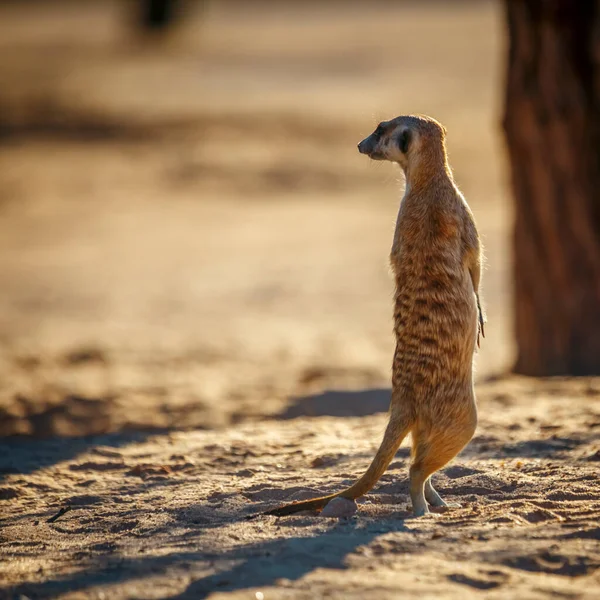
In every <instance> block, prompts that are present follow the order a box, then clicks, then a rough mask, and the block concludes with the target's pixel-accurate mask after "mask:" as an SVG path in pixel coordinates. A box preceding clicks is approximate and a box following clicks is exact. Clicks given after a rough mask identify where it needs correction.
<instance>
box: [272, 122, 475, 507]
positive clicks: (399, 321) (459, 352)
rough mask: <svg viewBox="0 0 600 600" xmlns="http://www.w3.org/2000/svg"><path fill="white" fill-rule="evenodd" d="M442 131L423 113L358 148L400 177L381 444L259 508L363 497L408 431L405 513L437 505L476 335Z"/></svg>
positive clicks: (463, 427) (464, 224)
mask: <svg viewBox="0 0 600 600" xmlns="http://www.w3.org/2000/svg"><path fill="white" fill-rule="evenodd" d="M445 134H446V130H445V129H444V127H443V126H442V125H441V124H440V123H438V122H437V121H435V120H434V119H431V118H429V117H422V116H401V117H397V118H395V119H392V120H391V121H386V122H383V123H380V124H379V126H378V127H377V129H376V130H375V131H374V132H373V133H372V134H371V135H369V136H368V137H367V138H365V139H364V140H363V141H362V142H360V144H358V150H359V152H360V153H361V154H366V155H367V156H369V157H370V158H371V159H373V160H389V161H392V162H395V163H398V164H399V165H400V167H401V168H402V170H403V171H404V175H405V178H406V190H405V193H404V197H403V199H402V202H401V204H400V210H399V212H398V219H397V222H396V230H395V233H394V241H393V244H392V251H391V256H390V260H391V266H392V270H393V273H394V276H395V282H396V291H395V307H394V333H395V335H396V350H395V353H394V361H393V368H392V397H391V403H390V411H389V423H388V425H387V428H386V431H385V435H384V437H383V441H382V442H381V446H380V447H379V450H378V451H377V454H376V455H375V458H374V459H373V462H372V463H371V465H370V467H369V468H368V469H367V471H366V472H365V474H364V475H363V476H362V477H361V478H360V479H359V480H358V481H357V482H356V483H354V484H353V485H352V486H350V487H349V488H347V489H345V490H343V491H341V492H339V493H337V494H332V495H330V496H324V497H321V498H314V499H312V500H305V501H301V502H294V503H292V504H287V505H284V506H281V507H279V508H276V509H274V510H270V511H268V512H267V513H266V514H271V515H277V516H283V515H289V514H292V513H295V512H298V511H302V510H318V511H320V510H322V509H323V507H324V506H325V505H326V504H327V503H328V502H329V501H330V500H332V499H333V498H337V497H342V498H348V499H350V500H354V499H356V498H358V497H359V496H362V495H363V494H366V493H367V492H368V491H369V490H371V489H372V488H373V486H374V485H375V484H376V483H377V481H378V480H379V478H380V477H381V476H382V475H383V473H384V472H385V470H386V469H387V468H388V466H389V464H390V462H391V461H392V459H393V457H394V455H395V454H396V452H397V450H398V448H399V446H400V443H401V442H402V440H403V439H404V438H405V437H406V435H407V434H408V433H409V432H410V433H412V453H411V455H412V464H411V467H410V497H411V500H412V507H413V512H414V514H415V516H421V515H424V514H427V513H428V512H429V507H428V504H429V505H431V506H438V507H439V506H447V507H450V506H459V505H455V504H447V503H446V502H444V500H442V498H441V497H440V496H439V494H438V493H437V492H436V491H435V489H434V488H433V485H432V483H431V476H432V474H433V473H435V472H436V471H438V470H439V469H441V468H442V467H443V466H444V465H445V464H446V463H448V462H449V461H450V460H451V459H452V458H454V457H455V456H456V455H457V454H458V453H459V452H460V451H461V450H462V449H463V448H464V447H465V446H466V444H467V443H468V442H469V440H470V439H471V437H472V436H473V433H474V432H475V428H476V425H477V407H476V403H475V394H474V390H473V353H474V351H475V344H476V343H477V345H479V336H480V334H481V335H482V336H483V335H484V316H483V312H482V310H481V303H480V300H479V284H480V279H481V264H482V250H481V244H480V241H479V235H478V233H477V228H476V226H475V221H474V219H473V214H472V213H471V210H470V208H469V206H468V205H467V203H466V201H465V199H464V197H463V196H462V194H461V193H460V191H459V190H458V188H457V187H456V184H455V183H454V179H453V178H452V172H451V170H450V166H449V164H448V158H447V155H446V144H445Z"/></svg>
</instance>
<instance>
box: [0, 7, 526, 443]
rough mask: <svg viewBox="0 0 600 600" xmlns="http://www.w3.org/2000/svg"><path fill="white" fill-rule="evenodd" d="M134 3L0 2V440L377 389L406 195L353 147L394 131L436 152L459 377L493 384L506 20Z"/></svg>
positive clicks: (206, 422) (388, 339) (501, 266)
mask: <svg viewBox="0 0 600 600" xmlns="http://www.w3.org/2000/svg"><path fill="white" fill-rule="evenodd" d="M143 4H144V3H142V2H136V1H134V0H131V1H128V2H122V1H109V0H96V1H94V0H86V1H84V0H73V1H67V0H43V1H33V0H30V1H25V0H19V1H13V2H10V1H9V2H6V1H5V2H2V3H0V227H1V233H0V286H1V289H2V294H0V374H1V377H0V435H9V434H27V435H36V436H47V435H82V434H89V433H99V432H105V431H115V430H120V429H128V428H146V429H148V428H151V429H153V428H156V429H161V428H168V427H177V428H186V427H199V428H212V427H216V426H221V425H225V424H228V423H236V422H240V421H242V420H247V419H256V418H262V417H264V416H267V415H274V414H278V413H280V412H281V411H284V410H285V408H286V406H287V404H288V403H289V401H290V399H291V398H294V397H298V396H306V395H311V394H317V393H319V392H322V391H325V390H331V389H336V390H359V389H365V388H386V387H388V386H389V380H390V365H391V356H392V351H393V346H394V342H393V335H392V293H393V282H392V279H391V277H390V274H389V269H388V261H387V257H388V254H389V249H390V246H391V240H392V234H393V228H394V222H395V217H396V212H397V208H398V203H399V200H400V197H401V193H402V181H401V174H400V171H399V170H398V169H397V168H395V167H394V166H392V165H390V164H388V163H385V164H381V163H377V164H376V163H372V162H369V161H368V160H366V159H365V157H364V156H360V155H359V154H358V152H357V151H356V144H357V142H358V141H359V140H360V139H362V138H363V137H364V136H365V135H367V134H368V133H370V132H371V131H372V130H373V128H374V127H375V126H376V124H377V122H378V121H379V120H381V119H389V118H392V117H394V116H397V115H399V114H406V113H424V114H429V115H431V116H433V117H435V118H436V119H438V120H440V121H441V122H442V123H444V124H445V126H446V127H447V129H448V132H449V133H448V149H449V153H450V161H451V164H452V167H453V169H454V174H455V178H456V181H457V183H458V185H459V187H460V188H461V190H462V191H463V192H464V194H465V195H466V198H467V200H468V202H469V203H470V205H471V207H472V209H473V211H474V213H475V217H476V220H477V223H478V226H479V229H480V232H481V234H482V237H483V241H484V245H485V247H486V255H487V268H486V271H485V273H484V277H483V297H484V299H485V304H486V306H487V313H488V321H489V322H488V325H487V328H486V334H487V337H486V340H485V341H484V344H483V346H482V349H481V351H480V354H479V356H478V358H477V377H478V379H479V380H481V379H482V378H486V377H489V376H491V375H494V374H497V373H501V372H504V371H505V370H506V369H507V368H508V367H509V365H510V364H511V361H512V359H513V354H514V351H513V340H512V336H511V327H510V323H511V314H510V310H511V304H510V300H511V273H510V228H511V219H512V217H511V207H512V204H511V198H510V193H509V189H508V183H507V175H506V171H507V169H506V164H505V163H506V161H505V156H504V145H503V139H502V135H501V125H500V124H501V111H502V100H503V85H504V82H503V64H504V63H503V56H504V45H505V38H504V19H503V7H502V5H501V3H500V2H488V1H481V0H480V1H464V2H454V1H453V2H441V1H440V2H433V1H427V2H416V1H401V2H383V1H382V2H369V3H367V2H335V1H328V2H316V1H315V2H310V1H308V2H307V1H302V2H300V1H296V2H294V1H292V0H289V1H279V2H275V1H266V0H265V1H264V2H244V1H242V0H239V1H237V2H234V1H228V0H227V1H226V0H210V1H206V2H200V1H198V2H193V1H188V2H184V1H183V0H180V1H179V2H177V3H173V5H172V7H173V8H174V9H175V11H174V12H173V13H171V14H170V15H169V14H168V13H163V14H161V7H160V6H158V7H155V8H154V9H149V8H148V6H145V7H144V6H143ZM156 4H160V3H156ZM152 10H154V11H157V12H152ZM144 11H145V12H144ZM148 11H150V12H148ZM169 16H171V17H173V19H172V20H171V21H170V20H169V19H168V18H167V17H169Z"/></svg>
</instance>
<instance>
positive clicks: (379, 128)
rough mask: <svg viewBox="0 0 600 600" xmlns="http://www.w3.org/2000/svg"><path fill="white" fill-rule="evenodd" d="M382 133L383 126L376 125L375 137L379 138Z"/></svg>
mask: <svg viewBox="0 0 600 600" xmlns="http://www.w3.org/2000/svg"><path fill="white" fill-rule="evenodd" d="M383 133H384V129H383V125H381V123H380V124H379V125H377V129H376V130H375V135H376V136H378V137H381V136H382V135H383Z"/></svg>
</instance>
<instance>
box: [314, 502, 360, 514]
mask: <svg viewBox="0 0 600 600" xmlns="http://www.w3.org/2000/svg"><path fill="white" fill-rule="evenodd" d="M357 510H358V506H357V505H356V502H355V501H354V500H348V499H347V498H334V499H333V500H332V501H331V502H329V504H327V506H326V507H325V508H324V509H323V510H322V511H321V516H322V517H334V518H338V519H339V518H342V517H351V516H352V515H353V514H354V513H356V511H357Z"/></svg>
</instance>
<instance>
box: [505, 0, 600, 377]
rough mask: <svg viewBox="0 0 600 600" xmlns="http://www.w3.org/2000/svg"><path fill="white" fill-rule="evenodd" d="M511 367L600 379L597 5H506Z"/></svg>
mask: <svg viewBox="0 0 600 600" xmlns="http://www.w3.org/2000/svg"><path fill="white" fill-rule="evenodd" d="M505 8H506V17H507V22H508V37H509V50H508V69H507V81H506V97H505V102H506V103H505V115H504V122H503V125H504V131H505V137H506V142H507V149H508V156H509V164H510V170H511V176H512V191H513V195H514V199H515V205H516V211H515V212H516V214H515V225H514V239H513V249H514V275H515V294H514V298H515V306H514V309H515V329H516V331H515V334H516V341H517V348H518V355H517V361H516V365H515V367H514V370H515V371H516V372H517V373H522V374H526V375H536V376H541V375H591V374H595V375H598V374H600V2H596V1H592V0H577V1H572V0H505Z"/></svg>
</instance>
